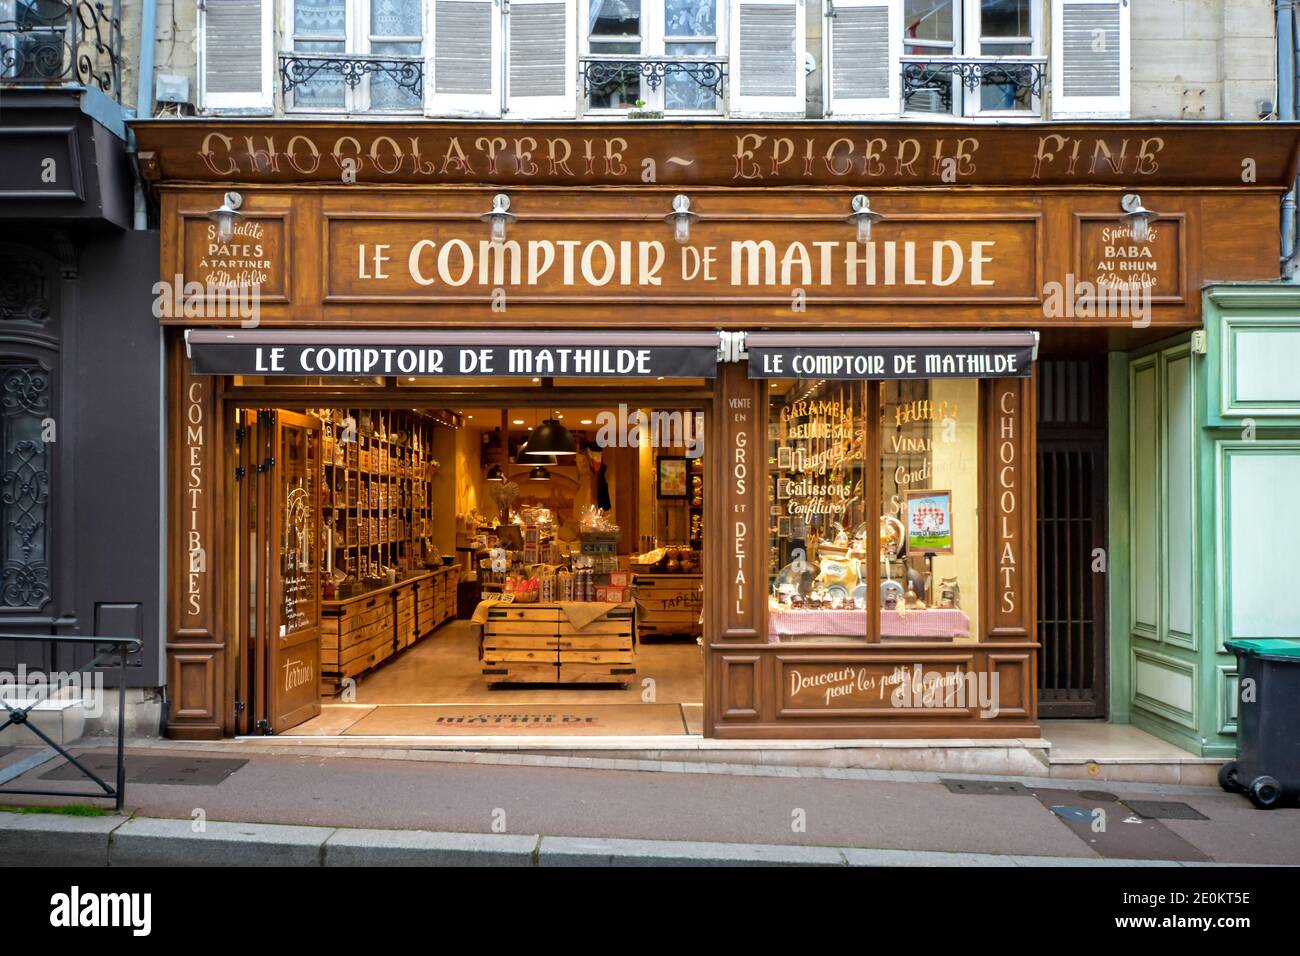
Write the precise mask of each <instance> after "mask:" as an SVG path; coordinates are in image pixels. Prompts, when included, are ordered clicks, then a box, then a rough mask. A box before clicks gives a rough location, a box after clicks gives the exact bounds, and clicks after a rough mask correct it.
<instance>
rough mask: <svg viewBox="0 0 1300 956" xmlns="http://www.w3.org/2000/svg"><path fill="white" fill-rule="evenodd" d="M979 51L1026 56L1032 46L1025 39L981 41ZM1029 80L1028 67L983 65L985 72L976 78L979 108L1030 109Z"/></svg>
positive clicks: (988, 54) (1030, 51) (1032, 105)
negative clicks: (1022, 41)
mask: <svg viewBox="0 0 1300 956" xmlns="http://www.w3.org/2000/svg"><path fill="white" fill-rule="evenodd" d="M980 52H981V53H983V54H984V55H985V56H1029V55H1030V54H1031V53H1032V52H1033V49H1032V47H1031V45H1030V44H1028V43H983V44H980ZM1032 82H1033V71H1032V70H1030V69H1029V68H1028V67H1020V68H1017V67H1011V68H1009V69H992V68H987V67H986V68H985V75H984V76H983V77H981V79H980V109H984V110H1032V109H1033V108H1034V97H1033V94H1032V92H1031V91H1030V84H1031V83H1032Z"/></svg>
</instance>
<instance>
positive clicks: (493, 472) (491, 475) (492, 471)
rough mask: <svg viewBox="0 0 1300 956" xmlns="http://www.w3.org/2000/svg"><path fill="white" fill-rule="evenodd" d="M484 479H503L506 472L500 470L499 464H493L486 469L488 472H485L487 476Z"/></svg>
mask: <svg viewBox="0 0 1300 956" xmlns="http://www.w3.org/2000/svg"><path fill="white" fill-rule="evenodd" d="M486 480H487V481H505V480H506V473H505V472H504V471H502V470H501V466H500V465H493V466H492V467H491V468H489V469H488V473H487V478H486Z"/></svg>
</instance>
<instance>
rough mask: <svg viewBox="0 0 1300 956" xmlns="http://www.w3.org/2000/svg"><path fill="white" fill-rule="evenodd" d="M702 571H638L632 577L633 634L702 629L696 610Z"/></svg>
mask: <svg viewBox="0 0 1300 956" xmlns="http://www.w3.org/2000/svg"><path fill="white" fill-rule="evenodd" d="M703 580H704V576H703V575H702V574H641V573H638V574H636V575H635V576H633V578H632V586H633V590H634V592H635V594H636V604H637V612H638V613H637V634H638V635H640V636H641V637H642V638H646V637H664V636H667V635H685V636H691V637H694V636H697V635H699V634H702V633H703V632H704V627H703V625H702V624H700V611H701V610H702V609H703V607H704V594H703V592H702V591H701V590H700V585H701V583H702V582H703Z"/></svg>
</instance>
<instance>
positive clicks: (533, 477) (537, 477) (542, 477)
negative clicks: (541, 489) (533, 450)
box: [528, 465, 551, 481]
mask: <svg viewBox="0 0 1300 956" xmlns="http://www.w3.org/2000/svg"><path fill="white" fill-rule="evenodd" d="M528 480H529V481H550V480H551V473H550V472H549V471H547V470H546V469H545V468H543V467H542V466H541V465H538V466H537V467H536V468H534V469H533V470H532V471H530V472H529V473H528Z"/></svg>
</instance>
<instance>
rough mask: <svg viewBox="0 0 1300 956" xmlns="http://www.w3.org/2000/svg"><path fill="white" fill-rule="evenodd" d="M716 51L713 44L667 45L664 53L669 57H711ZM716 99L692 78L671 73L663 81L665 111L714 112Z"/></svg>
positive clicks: (709, 90) (710, 90) (711, 91)
mask: <svg viewBox="0 0 1300 956" xmlns="http://www.w3.org/2000/svg"><path fill="white" fill-rule="evenodd" d="M716 49H717V44H714V43H667V44H665V45H664V51H665V52H666V53H667V54H668V55H669V56H712V55H713V52H714V51H715V50H716ZM717 108H718V98H717V97H716V96H714V94H713V90H712V89H711V88H707V87H703V86H701V85H700V84H699V83H697V82H696V81H695V80H694V79H693V78H692V77H690V76H687V75H685V74H682V73H673V72H671V69H670V71H669V73H668V75H667V77H665V79H664V109H666V110H716V109H717Z"/></svg>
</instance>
